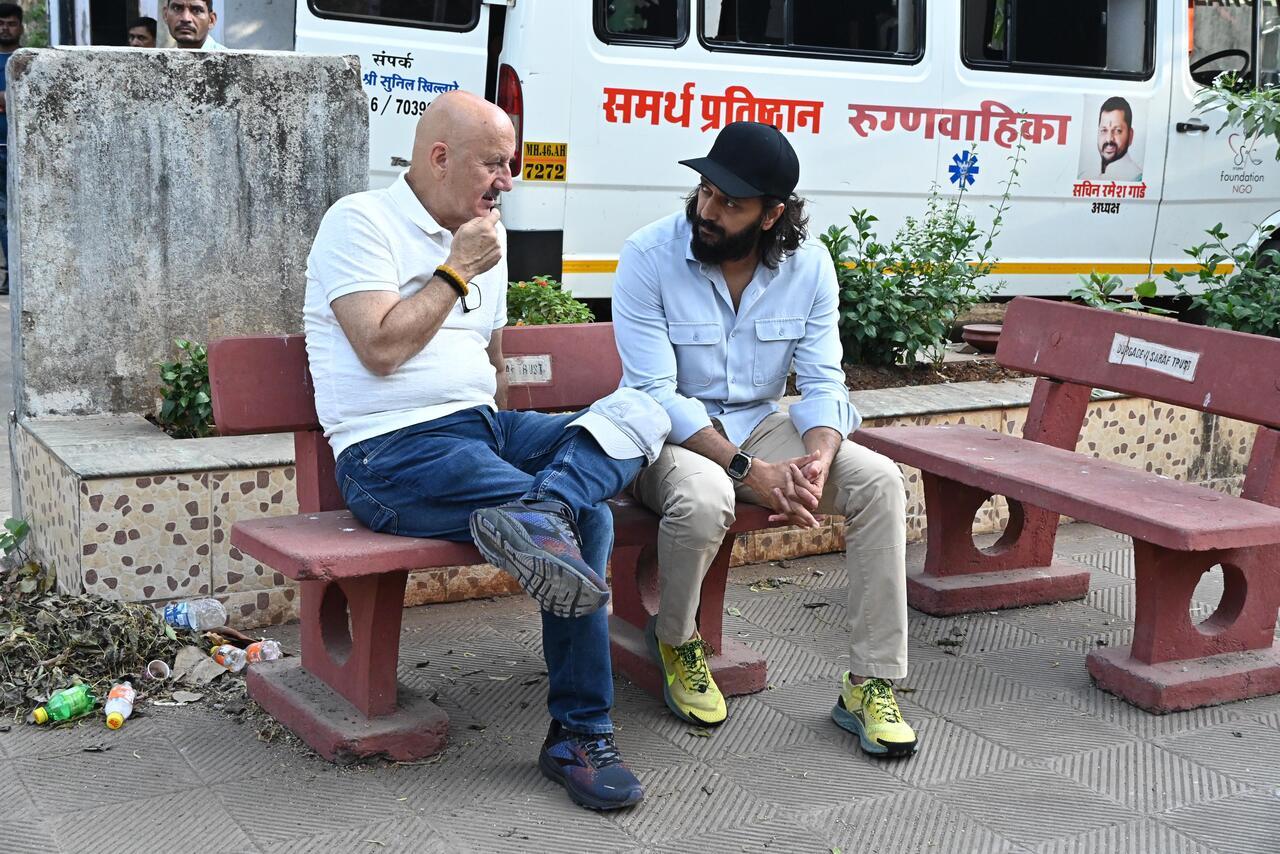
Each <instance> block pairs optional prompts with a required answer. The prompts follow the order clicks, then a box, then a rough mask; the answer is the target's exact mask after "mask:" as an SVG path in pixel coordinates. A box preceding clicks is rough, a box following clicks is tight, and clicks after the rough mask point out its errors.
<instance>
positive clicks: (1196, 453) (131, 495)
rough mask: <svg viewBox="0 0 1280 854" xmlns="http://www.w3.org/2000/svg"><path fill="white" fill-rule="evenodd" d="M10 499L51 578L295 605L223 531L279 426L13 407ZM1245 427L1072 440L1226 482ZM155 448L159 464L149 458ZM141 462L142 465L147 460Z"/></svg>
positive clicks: (893, 405) (1210, 425)
mask: <svg viewBox="0 0 1280 854" xmlns="http://www.w3.org/2000/svg"><path fill="white" fill-rule="evenodd" d="M853 398H854V402H855V404H856V405H857V406H858V408H859V410H860V411H861V412H862V413H863V414H864V416H865V417H866V421H865V426H867V427H880V426H888V425H893V424H942V423H948V424H972V425H978V426H981V427H985V428H987V429H991V430H1001V431H1004V432H1006V433H1010V434H1018V433H1021V431H1022V426H1023V423H1024V421H1025V419H1026V402H1027V401H1028V400H1029V399H1030V382H1029V381H1017V382H1007V383H1000V384H998V385H993V384H987V383H962V384H957V385H954V386H931V387H924V388H918V389H896V390H889V391H884V392H855V393H854V395H853ZM14 429H16V431H17V435H16V436H15V445H16V452H17V453H16V456H17V459H18V461H19V465H18V471H19V484H18V488H19V497H20V501H21V504H20V506H21V507H22V508H23V510H22V513H23V515H24V516H25V518H27V519H28V521H30V522H31V524H32V547H33V550H34V552H35V554H36V555H37V556H38V557H40V558H41V559H43V560H45V561H47V562H51V563H52V564H53V566H54V567H56V569H57V573H58V581H59V584H60V586H62V587H63V588H64V589H73V590H75V589H83V590H89V591H92V592H95V593H99V594H101V595H104V596H110V597H119V598H123V599H127V600H130V601H142V602H163V601H166V600H169V599H175V598H185V597H190V596H197V595H209V594H212V595H214V596H217V597H218V598H219V599H222V600H223V601H224V602H225V603H226V604H227V608H228V611H229V612H230V613H231V614H232V615H233V618H234V621H235V622H236V624H237V625H239V626H241V627H245V628H248V627H253V626H259V625H265V624H270V623H278V622H285V621H288V620H290V619H293V618H294V617H295V616H296V612H295V608H296V603H297V591H296V588H295V586H294V585H293V584H292V583H291V582H290V581H289V580H288V579H286V578H284V577H283V576H281V575H280V574H279V573H277V572H274V571H272V570H269V569H267V568H266V567H264V566H262V565H261V564H259V563H257V562H256V561H253V560H251V559H249V558H247V557H246V556H244V555H242V554H241V553H240V552H239V551H238V550H237V549H234V548H232V547H231V545H230V542H229V536H230V530H231V526H232V524H234V523H235V522H236V521H237V520H239V519H247V518H253V517H255V516H264V515H282V514H293V513H296V512H297V499H296V496H295V494H294V488H293V477H294V470H293V466H292V451H293V448H292V442H291V439H290V437H288V436H268V437H239V438H220V439H205V440H187V441H183V442H175V441H173V440H171V439H169V438H168V437H167V436H164V434H162V433H159V431H158V430H156V429H155V428H154V427H152V426H151V425H150V424H147V423H146V422H145V421H143V420H142V419H140V418H138V419H130V418H83V419H71V420H57V421H52V422H25V423H19V424H18V425H16V427H15V428H14ZM1254 429H1255V428H1254V427H1253V426H1252V425H1248V424H1241V423H1239V422H1233V421H1229V420H1227V419H1215V418H1213V417H1212V416H1205V415H1202V414H1201V413H1198V412H1193V411H1189V410H1184V409H1180V408H1178V407H1171V406H1166V405H1164V404H1159V403H1151V402H1149V401H1145V400H1133V399H1120V398H1111V399H1102V400H1098V401H1095V402H1094V404H1093V405H1092V406H1091V407H1090V410H1089V414H1088V417H1087V419H1086V421H1085V424H1084V427H1083V430H1082V433H1081V441H1080V444H1079V446H1078V448H1079V450H1080V451H1082V452H1087V453H1091V454H1093V455H1095V456H1099V457H1105V458H1109V459H1114V460H1117V461H1121V462H1124V463H1126V464H1129V465H1134V466H1137V467H1140V468H1144V469H1146V470H1148V471H1152V472H1155V473H1157V474H1163V475H1167V476H1169V477H1174V478H1178V479H1183V480H1190V481H1193V482H1198V483H1202V484H1205V485H1207V486H1211V487H1213V488H1215V489H1220V490H1223V491H1227V492H1237V493H1238V492H1239V489H1240V483H1241V481H1242V480H1243V475H1244V471H1245V467H1246V465H1247V463H1248V453H1249V447H1250V444H1251V442H1252V439H1253V433H1254ZM157 461H158V462H159V464H158V465H157V464H156V463H157ZM148 464H150V465H151V466H152V469H151V470H150V471H146V470H144V469H145V468H146V466H147V465H148ZM904 473H905V475H906V478H907V489H908V501H907V516H908V536H909V537H910V538H911V539H913V540H916V539H920V538H922V537H923V535H924V528H925V516H924V498H923V494H922V491H921V484H920V475H919V472H917V471H916V470H914V469H908V468H904ZM1007 515H1008V511H1007V507H1006V506H1005V504H1004V502H1003V500H1002V499H999V498H997V499H994V500H993V501H992V502H989V503H988V505H987V506H986V507H984V508H983V510H982V511H980V513H979V515H978V517H977V518H976V519H975V520H974V531H975V532H977V533H984V532H991V531H998V530H999V529H1000V527H1001V526H1002V525H1003V524H1004V522H1005V520H1006V519H1007ZM843 545H844V532H843V524H842V520H841V519H840V518H839V517H832V518H830V519H828V520H827V522H826V523H825V524H824V525H823V526H822V527H820V528H818V529H816V530H800V529H792V528H778V529H773V530H769V531H760V532H756V533H752V534H744V535H740V536H739V537H738V539H737V542H736V543H735V545H734V552H733V560H734V565H740V564H747V563H760V562H764V561H770V560H779V559H784V558H793V557H799V556H803V555H811V554H822V553H826V552H833V551H838V550H840V549H842V548H843ZM517 589H518V588H517V587H516V586H515V585H514V583H513V582H512V581H511V580H510V578H509V577H508V576H507V575H506V574H504V573H502V572H499V571H497V570H495V569H494V568H493V567H490V566H487V565H482V566H471V567H450V568H446V569H435V570H428V571H424V572H419V573H414V574H412V575H411V576H410V581H409V586H408V590H407V592H406V595H405V601H406V604H411V605H418V604H425V603H429V602H445V601H457V600H460V599H469V598H477V597H484V596H493V595H502V594H506V593H511V592H515V591H516V590H517Z"/></svg>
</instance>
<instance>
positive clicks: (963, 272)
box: [820, 142, 1023, 365]
mask: <svg viewBox="0 0 1280 854" xmlns="http://www.w3.org/2000/svg"><path fill="white" fill-rule="evenodd" d="M1022 153H1023V144H1022V143H1021V142H1019V145H1018V148H1017V149H1016V150H1015V152H1014V154H1013V155H1012V156H1011V160H1012V165H1011V167H1010V170H1009V177H1008V179H1007V180H1006V181H1005V184H1004V192H1003V194H1002V195H1001V197H1000V200H999V202H998V204H996V205H994V206H993V207H994V210H995V216H994V218H993V219H992V222H991V227H990V228H989V229H988V230H987V231H986V232H985V233H984V232H983V231H981V230H980V229H979V228H978V226H977V224H976V223H975V222H974V219H973V217H971V216H970V215H969V214H968V213H967V211H966V209H965V206H964V193H965V186H964V185H965V182H964V181H963V180H961V181H960V182H959V183H960V191H959V193H958V194H957V195H956V196H955V198H953V199H944V198H943V197H942V196H941V194H940V193H939V191H938V187H937V185H936V184H935V185H934V187H933V191H932V192H931V193H930V195H929V201H928V203H927V206H926V208H925V213H924V216H923V217H922V218H920V219H919V220H917V219H915V218H913V217H908V218H907V220H906V222H905V223H904V224H903V226H902V228H900V229H899V230H898V233H897V234H896V235H895V236H894V237H893V239H892V240H890V241H888V242H887V243H882V242H880V240H879V239H878V238H877V236H876V232H875V223H876V222H877V221H878V220H877V218H876V217H875V216H873V215H872V214H871V213H870V212H868V211H867V210H862V209H855V210H854V211H853V213H852V214H850V216H849V219H850V221H851V223H852V230H850V228H849V227H840V228H838V227H836V226H832V227H831V228H829V229H828V230H827V232H826V233H825V234H823V235H821V238H820V239H821V240H822V242H823V244H824V245H825V246H826V247H827V251H828V252H830V253H831V259H832V260H833V261H834V262H835V265H836V275H837V277H838V279H839V285H840V320H839V323H840V340H841V343H842V344H843V345H844V356H845V361H846V362H849V363H852V364H864V365H898V364H909V365H910V364H915V363H916V361H917V360H918V357H919V356H921V355H924V356H926V357H927V358H930V359H932V360H933V361H934V362H935V363H936V362H940V361H941V360H942V357H943V355H944V354H945V353H946V344H947V336H948V333H949V331H950V328H951V325H952V324H953V323H954V322H955V319H956V317H957V316H959V315H960V314H961V313H962V312H964V311H965V310H966V309H968V308H970V307H971V306H973V305H974V304H976V303H979V302H982V301H984V300H986V299H989V298H990V297H991V295H992V294H993V293H994V292H995V291H996V290H998V289H999V287H1000V284H1001V283H1000V282H984V281H983V279H984V277H986V276H987V275H988V274H990V273H991V271H992V269H993V268H994V266H995V257H994V256H993V255H992V252H991V247H992V244H993V242H994V241H995V238H996V235H997V234H999V232H1000V226H1001V224H1002V223H1003V221H1004V214H1005V211H1006V210H1007V208H1008V204H1009V196H1010V193H1011V191H1012V189H1013V187H1014V186H1015V185H1016V179H1017V176H1018V167H1019V165H1020V163H1021V159H1022Z"/></svg>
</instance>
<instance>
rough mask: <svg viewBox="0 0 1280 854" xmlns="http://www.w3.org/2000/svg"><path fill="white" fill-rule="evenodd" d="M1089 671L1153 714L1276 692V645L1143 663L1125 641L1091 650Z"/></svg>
mask: <svg viewBox="0 0 1280 854" xmlns="http://www.w3.org/2000/svg"><path fill="white" fill-rule="evenodd" d="M1087 661H1088V667H1089V675H1090V676H1092V677H1093V678H1094V680H1095V681H1096V682H1097V684H1098V687H1099V688H1101V689H1102V690H1104V691H1108V692H1110V693H1112V694H1115V695H1116V696H1117V697H1120V698H1122V699H1124V700H1127V701H1129V702H1130V703H1133V704H1134V705H1135V706H1138V707H1139V708H1142V709H1146V710H1147V711H1149V712H1154V713H1155V714H1161V715H1162V714H1166V713H1168V712H1180V711H1185V710H1187V709H1196V708H1199V707H1201V706H1215V705H1218V704H1220V703H1229V702H1232V701H1234V700H1247V699H1249V698H1250V697H1261V696H1263V695H1266V694H1275V693H1280V647H1274V646H1273V647H1272V648H1271V649H1266V650H1255V651H1250V652H1231V653H1224V654H1222V655H1212V656H1206V657H1204V658H1196V659H1188V660H1185V661H1168V662H1163V663H1161V664H1146V663H1144V662H1141V661H1138V660H1137V659H1134V658H1132V657H1131V656H1130V655H1129V647H1127V646H1115V647H1106V648H1104V649H1098V650H1094V651H1093V652H1091V653H1089V656H1088V659H1087Z"/></svg>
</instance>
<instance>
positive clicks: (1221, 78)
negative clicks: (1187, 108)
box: [1196, 71, 1280, 160]
mask: <svg viewBox="0 0 1280 854" xmlns="http://www.w3.org/2000/svg"><path fill="white" fill-rule="evenodd" d="M1196 109H1197V110H1198V111H1199V112H1206V111H1208V110H1213V109H1221V110H1223V111H1225V112H1226V114H1227V118H1226V121H1224V122H1223V123H1222V125H1221V127H1219V128H1218V133H1222V131H1224V130H1226V129H1227V128H1240V130H1242V131H1244V135H1245V138H1246V139H1248V140H1249V141H1250V142H1252V141H1254V140H1257V139H1259V138H1260V137H1263V136H1269V137H1271V138H1272V139H1274V140H1276V141H1277V142H1280V90H1277V89H1273V88H1267V87H1262V88H1258V89H1255V88H1253V87H1252V86H1250V85H1249V81H1247V80H1242V79H1240V77H1239V76H1237V74H1236V73H1235V72H1234V71H1226V72H1223V73H1222V74H1219V75H1218V76H1217V78H1216V79H1215V80H1214V81H1213V84H1212V85H1210V86H1206V87H1205V88H1203V89H1201V90H1200V91H1199V93H1198V96H1197V98H1196ZM1276 159H1277V160H1280V149H1277V150H1276Z"/></svg>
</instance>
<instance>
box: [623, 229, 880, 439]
mask: <svg viewBox="0 0 1280 854" xmlns="http://www.w3.org/2000/svg"><path fill="white" fill-rule="evenodd" d="M692 233H693V231H692V226H690V224H689V221H688V219H687V218H686V217H685V214H684V211H680V212H679V213H676V214H673V215H672V216H669V217H666V218H665V219H660V220H658V221H657V222H654V223H651V224H650V225H647V226H645V227H644V228H642V229H640V230H639V231H637V232H636V233H635V234H633V235H631V237H630V239H628V240H627V242H626V244H625V245H624V246H623V247H622V254H621V256H620V257H619V258H618V273H617V278H616V280H615V281H614V286H613V331H614V335H615V337H616V339H617V343H618V353H619V354H621V356H622V384H623V385H624V386H630V387H631V388H636V389H639V390H641V391H643V392H645V393H647V394H648V395H649V396H650V397H652V398H653V399H654V400H656V401H658V403H660V404H661V405H662V407H663V408H664V409H666V410H667V415H669V416H670V417H671V433H670V435H669V436H668V438H667V441H668V442H672V443H674V444H680V443H682V442H684V441H685V440H686V439H688V438H689V437H690V436H692V435H693V434H694V433H696V432H698V431H699V430H701V429H703V428H704V427H709V426H711V419H712V417H714V418H716V419H718V420H719V422H720V424H721V426H723V428H724V432H725V435H726V436H727V437H728V439H729V441H731V442H733V443H734V444H735V445H738V446H741V445H742V443H743V442H745V441H746V439H747V437H748V436H750V435H751V431H752V430H754V429H755V427H756V425H757V424H759V423H760V422H761V421H762V420H764V418H765V416H767V415H769V414H770V413H772V412H776V411H778V409H779V406H778V401H779V399H780V398H781V397H782V395H783V393H784V392H785V390H786V383H787V374H788V373H789V372H790V370H791V367H792V364H793V363H794V365H795V372H796V385H797V387H798V388H799V389H800V397H801V400H800V402H798V403H795V404H793V405H792V406H791V409H790V416H791V421H792V423H794V424H795V426H796V429H797V430H798V431H800V433H801V435H803V434H804V433H805V432H806V431H808V430H811V429H812V428H814V427H830V428H832V429H834V430H836V431H837V432H839V433H840V435H841V436H847V435H848V434H849V433H851V432H852V431H853V430H855V429H857V426H858V424H859V422H860V421H861V420H862V419H861V417H860V416H859V415H858V413H857V410H855V409H854V408H853V404H852V403H850V402H849V391H848V389H847V388H846V387H845V384H844V371H843V370H842V369H841V367H840V359H841V356H842V355H843V350H842V348H841V346H840V336H839V333H838V331H837V329H836V320H837V317H838V308H837V303H838V288H837V285H836V270H835V266H834V265H833V264H832V263H831V256H830V255H829V254H828V253H827V250H826V249H825V248H824V247H823V246H822V245H821V244H820V243H817V242H808V243H805V244H804V245H803V246H801V247H800V249H799V250H798V251H797V252H795V253H794V254H793V255H791V256H790V257H788V258H786V259H785V260H783V261H782V263H781V264H779V265H778V269H776V270H770V269H769V268H768V267H766V266H765V265H763V264H761V265H759V266H758V267H757V268H756V274H755V276H754V277H753V278H752V279H751V283H750V284H748V285H747V288H746V290H745V291H743V293H742V300H741V305H740V307H739V309H738V310H737V311H734V308H733V300H732V299H731V298H730V296H729V287H728V285H727V284H726V283H725V280H724V275H723V274H722V273H721V272H720V268H719V267H718V266H714V265H706V264H701V263H699V262H698V261H697V260H696V259H695V258H694V257H693V250H692V248H691V247H690V243H689V240H690V237H691V236H692Z"/></svg>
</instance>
